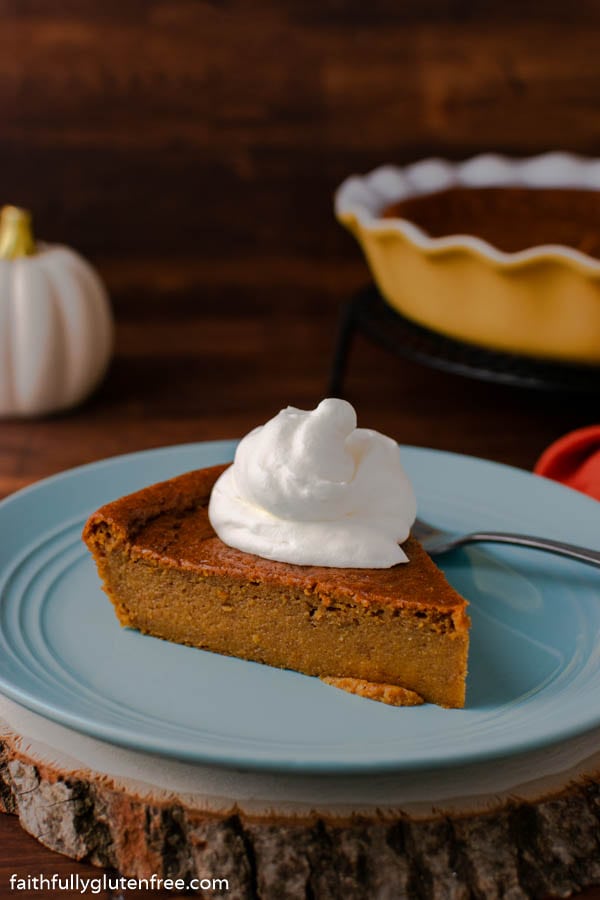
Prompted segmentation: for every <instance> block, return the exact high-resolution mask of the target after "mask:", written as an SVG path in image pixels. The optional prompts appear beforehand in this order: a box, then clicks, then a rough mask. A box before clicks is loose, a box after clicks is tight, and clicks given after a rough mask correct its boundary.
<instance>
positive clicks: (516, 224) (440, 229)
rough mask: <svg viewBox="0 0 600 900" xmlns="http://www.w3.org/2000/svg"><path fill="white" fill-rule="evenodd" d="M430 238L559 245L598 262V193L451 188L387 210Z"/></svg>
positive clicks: (502, 245) (509, 248)
mask: <svg viewBox="0 0 600 900" xmlns="http://www.w3.org/2000/svg"><path fill="white" fill-rule="evenodd" d="M381 215H382V218H401V219H407V220H408V221H410V222H413V223H414V224H415V225H418V226H419V228H421V229H422V230H423V231H425V232H426V233H427V234H428V235H430V237H444V236H448V235H453V234H461V235H465V234H469V235H474V236H476V237H479V238H482V239H483V240H485V241H487V242H488V243H490V244H492V246H494V247H497V248H498V249H499V250H503V251H504V252H506V253H516V252H518V251H520V250H525V249H527V248H529V247H534V246H539V245H543V244H561V245H564V246H566V247H572V248H573V249H575V250H579V251H580V252H582V253H587V254H588V255H589V256H594V257H596V258H600V226H599V225H598V222H600V191H593V190H578V189H575V188H547V189H544V188H526V187H478V188H468V187H453V188H447V189H445V190H442V191H436V192H434V193H431V194H424V195H421V196H418V197H411V198H408V199H405V200H401V201H399V202H397V203H393V204H391V205H389V206H387V207H386V208H385V209H384V210H383V212H382V213H381Z"/></svg>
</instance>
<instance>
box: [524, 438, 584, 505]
mask: <svg viewBox="0 0 600 900" xmlns="http://www.w3.org/2000/svg"><path fill="white" fill-rule="evenodd" d="M533 471H534V472H535V473H536V474H537V475H544V476H545V477H546V478H552V479H554V481H562V483H563V484H566V485H568V486H569V487H572V488H575V490H576V491H582V492H583V493H584V494H589V496H590V497H594V498H595V499H596V500H600V425H590V426H589V427H588V428H579V429H578V430H577V431H571V432H570V433H569V434H565V436H564V437H561V438H559V440H558V441H555V442H554V444H550V446H549V447H548V449H547V450H545V451H544V452H543V453H542V455H541V456H540V458H539V459H538V461H537V462H536V464H535V466H534V469H533Z"/></svg>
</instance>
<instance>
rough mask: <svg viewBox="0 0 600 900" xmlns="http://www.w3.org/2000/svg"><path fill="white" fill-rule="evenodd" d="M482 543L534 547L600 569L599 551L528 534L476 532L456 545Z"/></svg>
mask: <svg viewBox="0 0 600 900" xmlns="http://www.w3.org/2000/svg"><path fill="white" fill-rule="evenodd" d="M481 541H490V542H492V543H495V544H517V545H518V546H520V547H532V548H533V549H534V550H547V551H548V552H549V553H557V554H558V555H559V556H568V557H570V558H571V559H578V560H579V562H584V563H589V565H591V566H599V567H600V551H598V550H589V549H588V548H587V547H578V546H577V545H576V544H565V543H563V542H562V541H551V540H548V539H547V538H539V537H531V536H530V535H527V534H507V533H505V532H503V531H474V532H473V533H472V534H465V535H464V536H463V537H460V538H458V539H457V540H456V545H458V544H471V543H476V542H477V543H479V542H481Z"/></svg>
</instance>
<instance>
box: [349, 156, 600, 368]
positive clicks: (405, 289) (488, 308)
mask: <svg viewBox="0 0 600 900" xmlns="http://www.w3.org/2000/svg"><path fill="white" fill-rule="evenodd" d="M491 187H493V188H509V189H511V188H515V187H519V188H528V189H531V190H532V191H534V190H535V191H551V190H554V189H557V188H563V189H565V188H570V189H575V190H577V191H580V190H582V191H594V192H599V191H600V160H596V159H584V158H582V157H578V156H574V155H572V154H567V153H548V154H544V155H542V156H536V157H531V158H528V159H520V160H518V159H509V158H507V157H502V156H497V155H492V154H485V155H482V156H477V157H474V158H472V159H470V160H467V161H465V162H461V163H453V162H448V161H445V160H440V159H429V160H424V161H422V162H419V163H415V164H413V165H411V166H407V167H405V168H397V167H393V166H383V167H381V168H378V169H376V170H375V171H373V172H371V173H370V174H368V175H366V176H353V177H351V178H348V179H346V181H344V183H343V184H342V185H341V186H340V187H339V188H338V190H337V192H336V195H335V211H336V216H337V218H338V220H339V221H340V222H341V223H342V224H343V225H344V226H345V227H346V228H348V229H349V230H350V231H351V233H352V234H353V235H354V236H355V237H356V238H357V240H358V242H359V243H360V245H361V247H362V249H363V252H364V254H365V256H366V259H367V262H368V264H369V267H370V269H371V271H372V274H373V277H374V280H375V282H376V283H377V286H378V288H379V290H380V291H381V293H382V295H383V297H384V298H385V299H386V301H387V302H388V303H389V304H390V305H391V306H392V307H394V308H395V309H396V310H397V311H398V312H400V313H402V314H403V315H404V316H406V317H407V318H409V319H411V320H413V321H415V322H417V323H418V324H420V325H423V326H425V327H427V328H430V329H432V330H434V331H437V332H439V333H442V334H445V335H447V336H449V337H452V338H455V339H458V340H462V341H466V342H468V343H472V344H477V345H480V346H483V347H488V348H491V349H495V350H502V351H507V352H512V353H519V354H525V355H528V356H532V357H538V358H547V359H550V360H556V361H563V362H572V363H573V362H574V363H584V364H589V365H599V364H600V258H595V257H594V256H591V255H588V254H587V253H584V252H582V251H581V250H579V249H576V247H574V246H567V245H566V244H560V243H558V242H556V243H544V244H539V245H535V244H534V245H533V246H528V247H526V248H524V249H520V250H518V251H516V252H505V251H503V250H501V249H499V248H498V247H496V246H493V245H492V244H491V243H489V242H488V241H486V240H483V239H482V238H481V237H479V236H478V235H477V234H476V233H469V234H457V233H451V234H444V235H443V236H437V237H434V236H431V235H430V234H428V233H427V232H426V231H425V230H424V229H423V228H421V227H419V226H418V225H417V224H416V223H415V222H412V221H409V220H408V219H406V218H400V217H389V214H388V217H384V212H385V211H386V210H388V208H389V207H390V206H391V205H393V204H395V203H397V202H398V201H401V200H404V199H412V198H415V197H421V196H425V195H428V194H434V193H437V192H442V191H447V190H450V189H452V188H462V189H478V188H491ZM598 196H599V198H600V193H599V194H598ZM518 215H519V211H518V210H515V217H516V216H518ZM588 225H592V226H595V223H588ZM598 229H599V230H600V221H599V222H598Z"/></svg>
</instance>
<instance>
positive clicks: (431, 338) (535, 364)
mask: <svg viewBox="0 0 600 900" xmlns="http://www.w3.org/2000/svg"><path fill="white" fill-rule="evenodd" d="M356 332H360V333H362V334H364V335H365V336H366V337H368V338H370V339H371V340H372V341H373V342H374V343H376V344H379V345H381V346H382V347H385V348H386V349H387V350H390V351H391V352H392V353H396V354H398V355H399V356H403V357H405V358H406V359H410V360H413V361H415V362H419V363H423V364H424V365H427V366H431V367H433V368H435V369H439V370H441V371H442V372H452V373H453V374H455V375H464V376H466V377H469V378H479V379H482V380H484V381H493V382H495V383H497V384H506V385H511V386H513V387H525V388H533V389H535V390H543V391H560V392H566V393H572V394H581V393H587V394H594V393H600V366H585V365H572V364H568V363H557V362H551V361H548V360H538V359H532V358H530V357H527V356H520V355H517V354H514V353H502V352H500V351H496V350H488V349H485V348H483V347H476V346H474V345H472V344H465V343H463V342H462V341H456V340H454V339H452V338H447V337H444V336H443V335H440V334H437V333H436V332H435V331H430V330H429V329H428V328H423V327H422V326H421V325H416V324H415V323H414V322H411V321H410V320H409V319H406V318H405V317H404V316H403V315H401V314H400V313H398V312H396V311H395V310H394V309H392V307H391V306H389V305H388V304H387V303H386V302H385V301H384V300H383V299H382V297H381V294H380V293H379V291H378V290H377V288H376V287H375V285H369V286H368V287H365V288H363V289H362V290H361V291H359V292H358V293H357V294H356V295H355V296H354V297H353V298H352V299H351V300H349V301H348V302H347V303H346V304H345V305H344V307H343V308H342V312H341V315H340V322H339V326H338V335H337V341H336V346H335V352H334V356H333V361H332V366H331V372H330V379H329V396H330V397H339V396H341V395H342V390H343V383H344V376H345V374H346V367H347V363H348V356H349V352H350V348H351V344H352V340H353V338H354V335H355V334H356Z"/></svg>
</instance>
